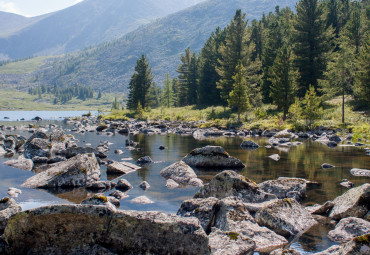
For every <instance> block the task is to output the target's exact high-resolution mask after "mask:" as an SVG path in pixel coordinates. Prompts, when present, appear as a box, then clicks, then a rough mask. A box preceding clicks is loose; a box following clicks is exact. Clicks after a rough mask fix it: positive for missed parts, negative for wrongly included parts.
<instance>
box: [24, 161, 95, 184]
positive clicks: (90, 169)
mask: <svg viewBox="0 0 370 255" xmlns="http://www.w3.org/2000/svg"><path fill="white" fill-rule="evenodd" d="M99 178H100V167H99V164H98V162H97V160H96V157H95V155H94V154H82V155H77V156H75V157H73V158H71V159H69V160H67V161H63V162H60V163H57V164H56V165H55V166H54V167H52V168H50V169H48V170H46V171H45V172H41V173H39V174H36V175H35V176H33V177H31V178H28V179H27V180H26V181H25V182H24V183H23V184H22V186H24V187H29V188H57V187H80V186H86V185H87V184H89V183H92V182H94V181H98V180H99Z"/></svg>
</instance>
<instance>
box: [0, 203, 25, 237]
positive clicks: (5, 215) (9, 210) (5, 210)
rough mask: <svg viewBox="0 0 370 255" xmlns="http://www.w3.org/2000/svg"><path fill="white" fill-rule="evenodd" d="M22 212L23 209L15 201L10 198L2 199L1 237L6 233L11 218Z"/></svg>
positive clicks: (0, 206) (0, 212) (0, 209)
mask: <svg viewBox="0 0 370 255" xmlns="http://www.w3.org/2000/svg"><path fill="white" fill-rule="evenodd" d="M20 211H22V207H21V206H19V205H18V204H17V203H16V202H15V200H14V199H12V198H9V197H4V198H2V199H0V235H1V234H2V233H3V232H4V229H5V227H6V226H7V224H8V220H9V218H10V217H11V216H12V215H14V214H16V213H18V212H20Z"/></svg>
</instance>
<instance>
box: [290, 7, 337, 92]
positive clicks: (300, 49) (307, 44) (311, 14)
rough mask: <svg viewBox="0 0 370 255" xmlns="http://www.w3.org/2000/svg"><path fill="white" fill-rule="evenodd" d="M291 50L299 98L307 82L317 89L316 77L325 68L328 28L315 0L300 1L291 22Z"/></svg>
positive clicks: (330, 30)
mask: <svg viewBox="0 0 370 255" xmlns="http://www.w3.org/2000/svg"><path fill="white" fill-rule="evenodd" d="M294 29H295V33H294V42H295V44H294V53H295V55H296V58H295V64H296V66H297V69H298V73H299V76H298V91H297V95H298V96H299V97H303V96H304V95H305V94H306V91H307V90H308V88H309V85H310V84H311V85H312V86H313V87H314V88H315V90H316V91H317V89H318V80H319V79H321V78H322V77H323V73H324V71H325V69H326V64H327V59H328V53H329V52H330V51H331V40H330V39H331V38H332V37H333V33H332V29H330V28H327V27H326V24H325V20H324V19H323V8H321V6H319V3H318V1H317V0H300V1H299V3H298V4H297V16H296V20H295V23H294Z"/></svg>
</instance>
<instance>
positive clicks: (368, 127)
mask: <svg viewBox="0 0 370 255" xmlns="http://www.w3.org/2000/svg"><path fill="white" fill-rule="evenodd" d="M352 132H353V136H352V140H353V141H354V142H357V141H358V139H361V141H363V142H369V141H370V124H369V123H364V124H362V125H356V126H354V127H353V128H352Z"/></svg>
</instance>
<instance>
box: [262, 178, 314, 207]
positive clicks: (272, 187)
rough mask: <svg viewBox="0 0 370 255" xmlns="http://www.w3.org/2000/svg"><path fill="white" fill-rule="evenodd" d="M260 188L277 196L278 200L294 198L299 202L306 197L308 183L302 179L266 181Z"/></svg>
mask: <svg viewBox="0 0 370 255" xmlns="http://www.w3.org/2000/svg"><path fill="white" fill-rule="evenodd" d="M258 186H259V187H260V188H261V189H262V190H263V191H265V192H267V193H271V194H274V195H276V196H277V197H278V198H280V199H283V198H294V199H296V200H297V201H300V200H302V199H303V198H305V197H306V189H307V181H306V180H305V179H300V178H279V179H277V180H271V181H265V182H262V183H260V184H258Z"/></svg>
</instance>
